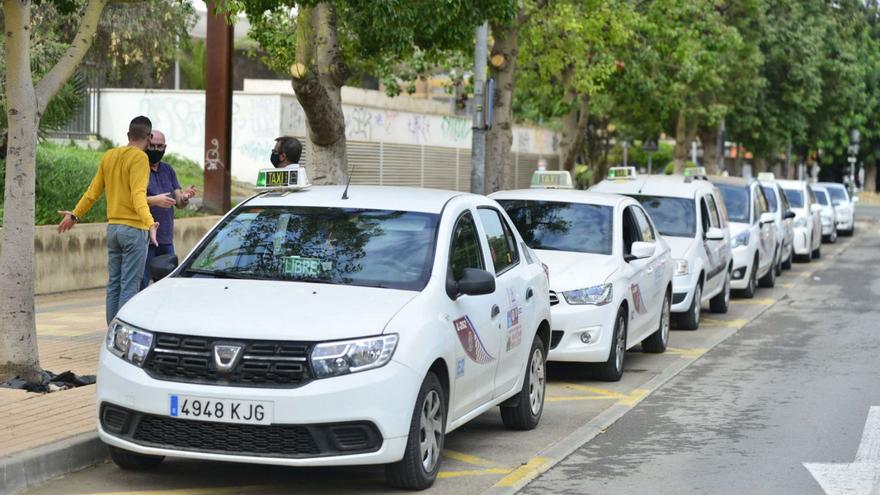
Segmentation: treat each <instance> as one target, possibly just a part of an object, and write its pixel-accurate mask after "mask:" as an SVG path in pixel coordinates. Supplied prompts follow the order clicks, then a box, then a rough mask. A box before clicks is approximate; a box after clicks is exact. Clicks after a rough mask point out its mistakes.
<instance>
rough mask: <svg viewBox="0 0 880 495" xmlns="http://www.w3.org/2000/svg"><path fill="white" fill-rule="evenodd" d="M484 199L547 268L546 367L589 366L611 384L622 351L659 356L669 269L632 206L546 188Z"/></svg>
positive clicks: (649, 226)
mask: <svg viewBox="0 0 880 495" xmlns="http://www.w3.org/2000/svg"><path fill="white" fill-rule="evenodd" d="M490 197H491V198H492V199H495V200H497V201H498V202H499V203H500V204H501V206H503V207H504V209H505V210H507V213H508V215H510V218H511V219H512V220H513V223H514V225H516V227H517V229H518V230H519V232H520V234H521V235H522V238H523V240H524V241H525V243H526V244H527V245H528V246H529V247H530V248H532V249H534V250H535V253H537V255H538V257H539V258H540V259H541V261H543V262H544V263H546V264H547V265H548V266H549V267H550V274H551V275H550V290H551V292H550V304H551V305H552V307H551V314H552V322H553V334H552V338H551V343H550V354H549V358H548V359H549V360H551V361H573V362H580V363H594V364H593V368H594V370H595V372H596V376H597V378H599V379H601V380H607V381H616V380H619V379H620V378H621V376H622V374H623V369H624V357H625V351H626V350H627V349H630V348H632V347H633V346H635V345H638V344H639V343H640V342H641V344H642V349H644V351H645V352H664V351H665V350H666V344H667V342H668V340H669V308H670V301H671V300H672V268H673V267H672V265H673V263H672V258H671V256H670V249H669V246H668V245H667V244H666V242H665V241H664V240H663V238H662V237H661V236H660V235H659V233H658V232H657V229H656V227H655V226H654V224H653V222H651V219H650V218H649V217H648V215H647V213H645V210H644V209H643V208H642V207H641V205H639V203H638V202H636V201H635V200H633V199H631V198H628V197H625V196H618V195H611V194H598V193H589V192H585V191H576V190H549V189H528V190H519V191H502V192H497V193H494V194H492V195H491V196H490Z"/></svg>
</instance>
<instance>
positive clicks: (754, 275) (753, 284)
mask: <svg viewBox="0 0 880 495" xmlns="http://www.w3.org/2000/svg"><path fill="white" fill-rule="evenodd" d="M756 290H758V257H757V256H756V257H755V261H754V264H753V265H752V272H751V273H750V274H749V285H747V286H746V288H745V289H742V290H741V291H740V294H741V295H742V296H743V297H744V298H746V299H751V298H753V297H755V291H756Z"/></svg>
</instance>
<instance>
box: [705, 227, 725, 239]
mask: <svg viewBox="0 0 880 495" xmlns="http://www.w3.org/2000/svg"><path fill="white" fill-rule="evenodd" d="M706 239H707V240H710V241H723V240H724V231H723V230H721V229H719V228H718V227H710V228H709V230H708V231H706Z"/></svg>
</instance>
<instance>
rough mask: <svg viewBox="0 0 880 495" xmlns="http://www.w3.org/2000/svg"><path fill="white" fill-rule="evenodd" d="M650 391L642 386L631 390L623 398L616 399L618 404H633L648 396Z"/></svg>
mask: <svg viewBox="0 0 880 495" xmlns="http://www.w3.org/2000/svg"><path fill="white" fill-rule="evenodd" d="M650 393H651V391H650V390H647V389H644V388H637V389H635V390H633V391H632V392H630V393H628V394H627V395H626V397H625V398H623V399H620V400H619V401H617V403H618V404H621V405H624V406H634V405H636V404H638V403H639V402H640V401H641V400H642V399H644V398H645V397H647V396H648V394H650Z"/></svg>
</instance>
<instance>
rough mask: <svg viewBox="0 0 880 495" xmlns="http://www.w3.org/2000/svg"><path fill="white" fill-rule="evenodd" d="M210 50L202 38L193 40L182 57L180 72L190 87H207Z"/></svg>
mask: <svg viewBox="0 0 880 495" xmlns="http://www.w3.org/2000/svg"><path fill="white" fill-rule="evenodd" d="M207 57H208V50H207V48H206V47H205V42H204V41H202V40H192V42H191V43H190V46H189V47H188V48H187V49H186V50H183V51H182V53H181V57H180V73H181V75H182V76H183V79H184V80H185V81H186V86H187V87H188V88H189V89H205V61H206V60H207Z"/></svg>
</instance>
